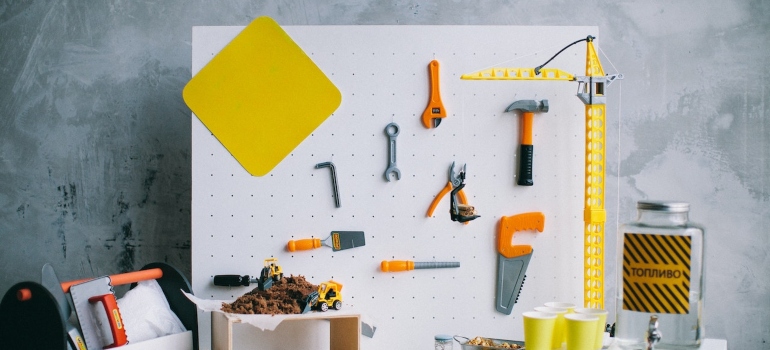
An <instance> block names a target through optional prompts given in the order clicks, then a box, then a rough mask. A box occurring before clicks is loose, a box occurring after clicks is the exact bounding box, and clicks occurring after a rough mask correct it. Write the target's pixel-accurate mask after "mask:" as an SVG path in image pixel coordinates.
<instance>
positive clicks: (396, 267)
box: [380, 260, 414, 272]
mask: <svg viewBox="0 0 770 350" xmlns="http://www.w3.org/2000/svg"><path fill="white" fill-rule="evenodd" d="M380 270H382V272H396V271H409V270H414V261H411V260H391V261H387V260H383V261H382V263H381V264H380Z"/></svg>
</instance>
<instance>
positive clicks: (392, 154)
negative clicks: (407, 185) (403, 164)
mask: <svg viewBox="0 0 770 350" xmlns="http://www.w3.org/2000/svg"><path fill="white" fill-rule="evenodd" d="M391 130H392V131H391ZM400 132H401V129H400V128H399V127H398V124H396V123H390V124H388V125H386V126H385V134H386V135H388V169H386V170H385V180H388V181H390V174H391V173H394V174H395V175H396V180H401V171H400V170H398V168H397V167H396V136H398V134H399V133H400Z"/></svg>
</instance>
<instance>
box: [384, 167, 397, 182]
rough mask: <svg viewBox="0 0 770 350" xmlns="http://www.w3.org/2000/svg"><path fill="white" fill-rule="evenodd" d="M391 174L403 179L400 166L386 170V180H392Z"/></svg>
mask: <svg viewBox="0 0 770 350" xmlns="http://www.w3.org/2000/svg"><path fill="white" fill-rule="evenodd" d="M391 174H393V175H394V176H395V178H396V180H401V171H400V170H398V168H396V167H390V168H388V170H385V180H388V182H390V181H391V176H390V175H391Z"/></svg>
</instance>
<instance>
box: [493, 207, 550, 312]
mask: <svg viewBox="0 0 770 350" xmlns="http://www.w3.org/2000/svg"><path fill="white" fill-rule="evenodd" d="M544 226H545V216H544V215H543V213H540V212H530V213H523V214H517V215H513V216H503V217H502V218H500V224H499V232H498V235H497V251H498V253H500V255H499V256H498V258H497V292H496V293H495V309H496V310H497V311H498V312H501V313H504V314H506V315H510V314H511V311H512V310H513V305H514V304H515V303H516V301H517V300H518V299H519V293H520V292H521V286H522V284H523V283H524V277H525V273H526V272H527V266H529V261H530V259H531V258H532V252H533V250H532V246H530V245H525V244H520V245H515V244H512V242H511V241H512V239H513V234H514V233H516V232H517V231H522V230H537V231H539V232H543V227H544Z"/></svg>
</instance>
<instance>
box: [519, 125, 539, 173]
mask: <svg viewBox="0 0 770 350" xmlns="http://www.w3.org/2000/svg"><path fill="white" fill-rule="evenodd" d="M533 118H534V113H532V112H524V113H522V116H521V147H520V149H519V177H518V181H517V183H518V184H519V186H532V185H533V184H534V182H533V181H532V157H533V155H534V152H535V150H534V146H533V145H532V119H533Z"/></svg>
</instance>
